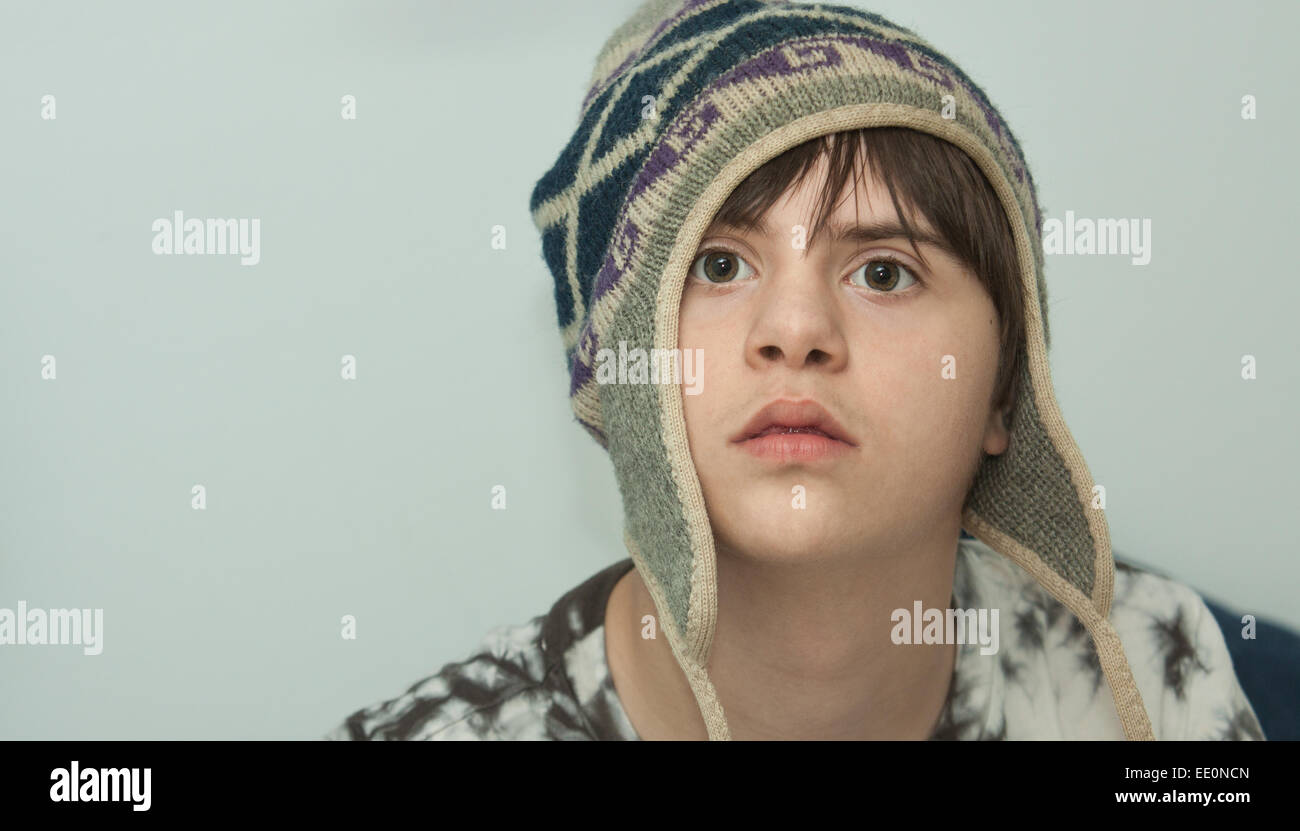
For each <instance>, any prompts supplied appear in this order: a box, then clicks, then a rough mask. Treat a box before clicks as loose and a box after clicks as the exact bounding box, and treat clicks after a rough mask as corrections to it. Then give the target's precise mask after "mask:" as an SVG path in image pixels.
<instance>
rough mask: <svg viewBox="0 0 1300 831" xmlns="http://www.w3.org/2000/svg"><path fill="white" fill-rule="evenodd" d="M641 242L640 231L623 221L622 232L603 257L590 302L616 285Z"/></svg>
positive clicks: (630, 222)
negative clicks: (607, 253) (603, 262)
mask: <svg viewBox="0 0 1300 831" xmlns="http://www.w3.org/2000/svg"><path fill="white" fill-rule="evenodd" d="M640 241H641V229H640V228H638V227H636V224H635V223H634V222H632V221H631V220H624V222H623V230H622V231H620V232H619V234H618V236H617V237H615V238H614V241H613V243H612V244H611V245H610V249H609V255H608V256H606V257H605V264H604V266H602V267H601V269H600V274H599V275H597V277H596V286H595V288H594V289H593V290H592V295H591V302H592V303H595V302H596V301H597V300H599V299H600V298H602V297H604V296H605V295H606V294H608V293H609V290H610V289H612V288H614V286H616V285H618V281H619V278H620V277H621V275H623V274H624V273H625V272H626V271H627V270H628V266H629V264H630V263H631V261H632V254H633V253H634V252H635V251H636V249H637V244H638V243H639V242H640Z"/></svg>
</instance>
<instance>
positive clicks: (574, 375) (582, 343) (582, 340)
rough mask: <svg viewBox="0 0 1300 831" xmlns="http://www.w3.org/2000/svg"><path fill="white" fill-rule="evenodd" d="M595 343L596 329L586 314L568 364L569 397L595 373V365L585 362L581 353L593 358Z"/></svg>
mask: <svg viewBox="0 0 1300 831" xmlns="http://www.w3.org/2000/svg"><path fill="white" fill-rule="evenodd" d="M597 345H598V344H597V339H596V330H595V329H594V328H593V326H592V320H591V316H590V315H588V316H587V322H586V323H584V324H583V325H582V331H581V332H579V333H578V346H577V348H575V349H574V350H573V358H572V360H571V362H570V364H569V397H570V398H572V397H573V396H574V395H576V394H577V392H578V389H579V388H580V387H582V385H583V384H585V383H587V381H588V380H590V379H591V377H592V375H594V374H595V367H594V366H593V365H592V364H589V363H585V362H584V361H583V360H582V355H583V354H584V353H585V354H587V355H591V356H592V357H593V358H594V357H595V356H596V347H597Z"/></svg>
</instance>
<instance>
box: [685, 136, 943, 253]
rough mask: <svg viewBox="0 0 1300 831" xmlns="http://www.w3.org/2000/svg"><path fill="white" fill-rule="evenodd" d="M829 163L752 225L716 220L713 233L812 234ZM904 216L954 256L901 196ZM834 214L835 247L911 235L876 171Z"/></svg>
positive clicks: (831, 234) (857, 183) (925, 240)
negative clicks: (806, 231)
mask: <svg viewBox="0 0 1300 831" xmlns="http://www.w3.org/2000/svg"><path fill="white" fill-rule="evenodd" d="M826 176H827V163H826V158H825V156H822V157H821V158H819V159H818V161H817V163H816V165H815V167H814V168H813V169H812V170H810V171H808V172H807V173H806V174H805V175H804V176H803V178H802V179H800V180H798V181H796V182H795V183H793V184H792V185H791V186H790V187H788V188H787V189H786V191H785V192H784V193H783V194H782V195H781V196H780V197H778V198H777V199H776V200H775V201H774V202H773V204H772V205H770V206H769V207H768V208H767V209H766V210H765V211H764V212H763V213H762V214H761V215H759V216H758V218H757V220H756V221H754V222H753V223H752V224H750V223H741V224H733V223H732V222H728V221H725V220H723V219H721V218H720V217H718V216H715V217H714V218H713V221H712V222H711V223H710V225H709V228H708V230H707V231H706V233H707V234H716V233H727V232H730V233H735V234H740V235H750V234H755V235H759V236H763V237H775V236H780V237H782V238H784V237H786V236H788V235H789V234H790V233H791V232H792V231H793V228H794V226H796V225H802V226H803V227H804V228H805V229H811V227H812V222H813V216H814V209H815V208H818V207H819V205H820V203H822V202H823V200H824V197H823V191H824V189H825V186H826ZM899 201H900V203H902V204H901V207H902V209H903V211H904V212H905V213H906V218H907V221H908V224H909V226H910V227H911V231H912V234H911V236H912V238H913V239H914V240H915V241H916V242H917V244H918V245H931V246H934V247H936V248H939V249H941V250H943V251H944V252H945V253H948V254H954V251H953V246H952V245H951V244H950V243H949V241H948V240H947V239H945V238H944V236H943V235H942V234H940V233H939V232H938V231H937V230H935V228H934V227H933V225H932V224H931V223H930V221H929V220H928V219H927V218H926V216H925V215H924V213H923V212H922V211H920V210H917V209H916V208H915V207H913V206H910V205H908V204H907V203H906V202H905V201H904V200H903V199H902V198H901V196H900V199H899ZM833 204H834V209H833V210H831V211H830V213H829V215H828V216H826V217H825V219H824V223H825V224H824V230H823V231H822V234H824V235H825V239H826V240H827V241H828V242H829V243H830V244H832V245H835V244H840V243H870V242H875V241H879V240H886V239H900V238H906V237H907V236H908V234H907V232H906V230H905V229H904V228H903V223H902V222H901V221H900V219H899V215H898V211H897V210H896V209H895V207H894V201H893V199H892V198H890V193H889V189H888V188H887V187H886V186H885V184H884V183H883V182H881V181H880V179H879V178H877V177H876V176H875V175H874V173H873V172H872V171H871V170H869V169H868V170H866V171H863V172H862V173H861V174H860V175H858V176H857V177H854V178H850V180H849V181H848V182H846V183H845V185H844V187H843V188H841V191H840V193H839V194H838V195H837V197H836V200H835V202H834V203H833Z"/></svg>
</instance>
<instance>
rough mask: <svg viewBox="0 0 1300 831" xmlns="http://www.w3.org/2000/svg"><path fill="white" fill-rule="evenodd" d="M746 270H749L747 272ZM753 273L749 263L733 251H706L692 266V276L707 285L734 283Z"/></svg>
mask: <svg viewBox="0 0 1300 831" xmlns="http://www.w3.org/2000/svg"><path fill="white" fill-rule="evenodd" d="M745 269H749V270H748V271H747V272H745V271H744V270H745ZM742 272H743V273H742ZM751 273H753V269H752V268H750V266H749V263H747V262H745V260H744V258H743V257H741V256H740V255H739V254H735V253H733V252H731V251H721V250H714V251H706V252H704V253H703V254H701V255H700V256H699V257H697V258H696V259H695V262H694V263H692V264H691V276H693V277H694V278H695V279H697V280H703V281H704V282H706V283H714V284H720V283H734V282H736V281H737V280H742V279H745V278H746V277H748V276H749V275H750V274H751Z"/></svg>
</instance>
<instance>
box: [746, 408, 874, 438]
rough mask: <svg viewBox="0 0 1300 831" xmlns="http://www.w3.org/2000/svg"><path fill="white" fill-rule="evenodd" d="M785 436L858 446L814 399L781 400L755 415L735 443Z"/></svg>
mask: <svg viewBox="0 0 1300 831" xmlns="http://www.w3.org/2000/svg"><path fill="white" fill-rule="evenodd" d="M781 434H791V435H793V434H809V435H813V436H822V437H824V438H827V439H831V440H834V441H837V442H843V443H844V444H847V445H848V446H850V447H857V446H858V444H857V442H856V441H854V439H853V437H852V436H851V435H849V433H848V431H846V430H845V429H844V428H843V427H842V426H840V423H839V422H838V421H836V420H835V417H834V416H832V415H831V414H830V413H829V412H827V411H826V409H825V408H824V407H822V406H821V405H820V404H818V403H817V402H816V401H813V400H812V399H804V400H802V401H796V400H792V399H788V398H782V399H778V400H776V401H773V402H772V403H770V404H768V405H767V406H766V407H764V408H763V409H761V410H759V411H758V412H757V413H755V414H754V417H753V418H751V419H750V420H749V422H748V423H746V424H745V426H744V427H742V428H741V430H740V432H738V433H737V434H736V435H735V436H733V437H732V439H731V440H732V441H733V442H735V443H743V442H747V441H750V440H751V439H758V438H763V437H765V436H771V435H781Z"/></svg>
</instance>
